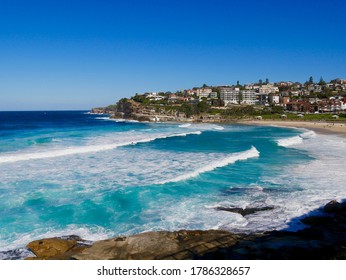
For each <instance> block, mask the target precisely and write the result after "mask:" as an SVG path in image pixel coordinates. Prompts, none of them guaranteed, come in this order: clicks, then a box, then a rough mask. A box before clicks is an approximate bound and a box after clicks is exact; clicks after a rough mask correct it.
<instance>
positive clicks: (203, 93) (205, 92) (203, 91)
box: [196, 87, 213, 98]
mask: <svg viewBox="0 0 346 280" xmlns="http://www.w3.org/2000/svg"><path fill="white" fill-rule="evenodd" d="M212 92H213V90H212V89H211V88H207V87H202V88H197V89H196V95H197V96H198V97H199V98H202V97H206V98H208V97H209V95H210V94H211V93H212Z"/></svg>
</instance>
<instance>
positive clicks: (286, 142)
mask: <svg viewBox="0 0 346 280" xmlns="http://www.w3.org/2000/svg"><path fill="white" fill-rule="evenodd" d="M276 142H277V144H278V145H279V146H281V147H289V146H293V145H297V144H301V143H303V138H302V137H300V136H293V137H288V138H282V139H278V140H276Z"/></svg>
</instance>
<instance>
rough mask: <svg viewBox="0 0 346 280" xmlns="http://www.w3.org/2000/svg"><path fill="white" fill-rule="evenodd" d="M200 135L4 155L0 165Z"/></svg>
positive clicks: (182, 134) (196, 132) (199, 132)
mask: <svg viewBox="0 0 346 280" xmlns="http://www.w3.org/2000/svg"><path fill="white" fill-rule="evenodd" d="M201 133H202V132H201V131H193V132H186V133H175V134H168V135H159V136H155V137H148V138H142V139H133V141H126V142H120V143H112V144H105V145H89V146H82V147H68V148H65V149H63V150H51V151H47V152H36V153H20V154H14V155H5V156H1V157H0V164H1V163H11V162H18V161H25V160H33V159H46V158H55V157H62V156H69V155H76V154H85V153H96V152H102V151H107V150H113V149H116V148H118V147H124V146H129V145H136V144H139V143H146V142H152V141H155V140H157V139H165V138H172V137H184V136H187V135H200V134H201Z"/></svg>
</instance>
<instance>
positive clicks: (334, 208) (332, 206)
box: [323, 200, 346, 213]
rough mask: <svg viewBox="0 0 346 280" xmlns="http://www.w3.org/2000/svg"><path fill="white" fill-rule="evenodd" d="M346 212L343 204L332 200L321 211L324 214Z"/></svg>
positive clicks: (345, 206)
mask: <svg viewBox="0 0 346 280" xmlns="http://www.w3.org/2000/svg"><path fill="white" fill-rule="evenodd" d="M345 210H346V205H345V203H339V202H337V201H336V200H332V201H331V202H329V203H328V204H327V205H326V206H324V208H323V211H324V212H326V213H337V212H341V211H345Z"/></svg>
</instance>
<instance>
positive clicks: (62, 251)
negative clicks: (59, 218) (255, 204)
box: [27, 201, 346, 260]
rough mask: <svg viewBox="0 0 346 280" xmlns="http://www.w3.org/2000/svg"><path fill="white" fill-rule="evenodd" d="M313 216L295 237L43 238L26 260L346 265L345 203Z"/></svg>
mask: <svg viewBox="0 0 346 280" xmlns="http://www.w3.org/2000/svg"><path fill="white" fill-rule="evenodd" d="M218 210H220V211H230V212H236V213H239V214H242V215H244V214H245V215H251V214H254V213H256V212H257V211H270V210H271V208H270V207H268V209H262V208H261V209H255V208H253V209H252V208H251V209H243V210H242V209H218ZM312 213H316V211H313V212H312ZM318 213H319V214H318V215H316V214H311V215H307V216H304V217H301V218H297V219H299V220H300V221H301V222H302V223H304V224H306V225H307V226H308V227H306V228H305V229H302V230H299V231H297V232H290V231H269V232H264V233H256V234H236V233H232V232H228V231H221V230H205V231H202V230H192V231H189V230H180V231H175V232H169V231H159V232H145V233H141V234H136V235H133V236H127V237H126V236H118V237H115V238H111V239H107V240H101V241H97V242H95V243H92V244H90V243H89V242H87V241H84V240H82V239H81V238H79V237H78V236H68V237H57V238H48V239H42V240H36V241H33V242H30V243H29V244H28V245H27V248H29V249H30V250H31V251H32V252H33V253H34V254H35V255H36V257H31V258H28V259H37V260H44V259H54V260H68V259H74V260H115V259H116V260H184V259H207V260H208V259H216V260H218V259H237V260H239V259H240V260H244V259H250V260H253V259H261V260H279V259H288V260H300V259H319V260H323V259H346V202H342V203H338V202H336V201H331V202H329V203H328V204H327V205H325V206H324V207H323V208H322V209H319V210H318Z"/></svg>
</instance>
